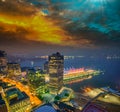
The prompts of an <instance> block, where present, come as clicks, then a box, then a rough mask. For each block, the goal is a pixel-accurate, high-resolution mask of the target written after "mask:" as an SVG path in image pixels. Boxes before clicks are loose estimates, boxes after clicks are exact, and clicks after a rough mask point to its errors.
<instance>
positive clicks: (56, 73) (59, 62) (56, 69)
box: [48, 52, 64, 94]
mask: <svg viewBox="0 0 120 112" xmlns="http://www.w3.org/2000/svg"><path fill="white" fill-rule="evenodd" d="M48 71H49V77H50V80H49V85H48V87H49V89H50V92H51V93H55V94H57V93H58V91H59V90H60V89H61V88H62V86H63V71H64V56H63V55H61V54H60V53H59V52H57V53H56V54H52V55H50V56H49V58H48Z"/></svg>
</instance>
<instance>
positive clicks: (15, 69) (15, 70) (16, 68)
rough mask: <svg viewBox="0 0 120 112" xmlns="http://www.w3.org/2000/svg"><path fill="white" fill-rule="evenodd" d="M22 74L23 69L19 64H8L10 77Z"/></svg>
mask: <svg viewBox="0 0 120 112" xmlns="http://www.w3.org/2000/svg"><path fill="white" fill-rule="evenodd" d="M20 74H21V67H20V64H18V63H8V75H9V76H12V75H20Z"/></svg>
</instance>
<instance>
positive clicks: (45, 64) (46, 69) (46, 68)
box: [44, 61, 48, 74]
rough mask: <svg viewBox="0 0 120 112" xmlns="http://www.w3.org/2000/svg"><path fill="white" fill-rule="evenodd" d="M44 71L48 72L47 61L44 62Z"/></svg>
mask: <svg viewBox="0 0 120 112" xmlns="http://www.w3.org/2000/svg"><path fill="white" fill-rule="evenodd" d="M44 72H45V73H46V74H48V61H46V62H45V63H44Z"/></svg>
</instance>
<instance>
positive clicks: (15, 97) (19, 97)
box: [5, 88, 31, 112]
mask: <svg viewBox="0 0 120 112" xmlns="http://www.w3.org/2000/svg"><path fill="white" fill-rule="evenodd" d="M5 95H6V99H7V101H6V105H8V110H9V111H10V112H25V111H26V110H30V108H31V103H30V98H29V97H28V95H27V94H26V93H25V92H21V91H20V90H19V89H17V88H11V89H9V90H7V91H6V92H5Z"/></svg>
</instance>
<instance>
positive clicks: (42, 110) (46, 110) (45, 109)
mask: <svg viewBox="0 0 120 112" xmlns="http://www.w3.org/2000/svg"><path fill="white" fill-rule="evenodd" d="M33 112H57V111H56V110H55V109H54V108H53V107H52V105H51V104H45V105H43V106H40V107H39V108H37V109H36V110H34V111H33Z"/></svg>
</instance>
